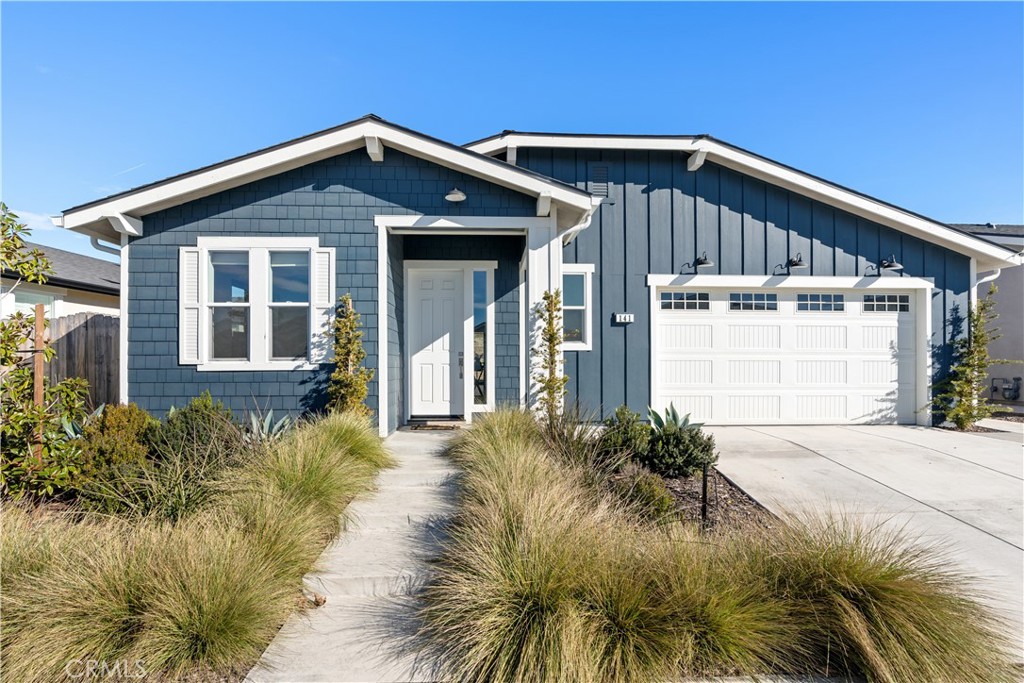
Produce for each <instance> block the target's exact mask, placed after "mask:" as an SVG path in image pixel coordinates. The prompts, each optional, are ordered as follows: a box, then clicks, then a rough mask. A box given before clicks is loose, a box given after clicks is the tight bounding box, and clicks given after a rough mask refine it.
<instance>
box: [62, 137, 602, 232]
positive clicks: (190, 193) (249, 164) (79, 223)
mask: <svg viewBox="0 0 1024 683" xmlns="http://www.w3.org/2000/svg"><path fill="white" fill-rule="evenodd" d="M367 138H377V139H378V142H379V143H381V144H383V143H387V146H389V147H392V148H394V149H397V150H400V151H402V152H406V153H408V154H412V155H414V156H417V157H420V158H423V159H427V160H429V161H432V162H434V163H437V164H439V165H441V166H445V167H447V168H451V169H453V170H456V171H460V172H463V173H467V174H469V175H472V176H475V177H478V178H482V179H484V180H487V181H489V182H492V183H495V184H497V185H501V186H503V187H507V188H509V189H512V190H515V191H517V192H522V193H524V194H528V195H531V196H533V197H537V196H540V195H541V194H542V193H544V192H549V193H550V194H551V198H552V200H553V201H555V202H559V203H562V204H564V205H566V206H567V207H571V208H572V209H575V211H576V212H577V213H585V212H586V211H588V210H589V209H590V195H589V194H587V193H585V192H583V191H580V190H575V189H572V188H569V187H566V186H564V185H561V184H559V183H553V182H549V181H546V180H544V179H543V178H542V177H539V176H536V175H534V174H533V173H530V172H527V171H524V170H522V169H520V168H516V167H515V166H510V165H508V164H505V163H500V162H495V161H493V160H490V159H485V158H481V157H479V156H477V155H476V154H472V153H468V152H466V150H464V149H461V148H454V147H448V146H447V145H443V144H439V143H437V142H434V141H431V140H427V139H424V138H422V137H419V136H417V135H413V134H411V133H408V132H405V131H403V130H399V129H396V128H392V127H390V126H388V125H385V124H383V123H380V122H377V121H361V122H359V123H356V124H354V125H351V126H347V127H344V128H341V129H338V130H334V131H331V132H328V133H325V134H323V135H318V136H316V137H313V138H308V139H304V140H299V141H297V142H294V143H292V144H288V145H285V146H283V147H278V148H275V149H270V150H267V151H266V152H262V153H258V154H253V155H251V156H248V157H245V158H242V159H238V160H237V161H234V162H229V163H226V164H223V165H220V166H217V167H214V168H211V169H208V170H206V171H200V172H198V173H193V174H190V175H186V176H184V177H182V178H178V179H177V180H170V181H167V182H164V183H160V184H159V185H155V186H153V187H149V188H143V189H140V190H138V191H137V192H131V193H129V194H126V195H123V196H120V197H114V198H112V199H110V200H109V201H105V202H100V203H97V204H93V205H90V206H86V207H83V208H81V209H78V210H73V211H69V212H66V213H65V214H64V227H65V228H68V229H71V230H81V231H82V232H90V233H92V234H97V231H99V234H103V232H104V231H103V228H102V226H97V225H96V223H98V222H100V221H104V220H105V218H106V217H107V216H111V215H133V216H141V215H144V214H147V213H152V212H154V211H159V210H160V209H163V208H167V207H170V206H177V205H180V204H183V203H185V202H188V201H192V200H194V199H198V198H201V197H205V196H208V195H211V194H214V193H215V192H219V191H222V190H225V189H228V188H231V187H237V186H238V185H243V184H245V183H247V182H251V181H253V180H257V179H259V178H263V177H267V176H270V175H275V174H277V173H283V172H285V171H288V170H291V169H293V168H298V167H300V166H305V165H306V164H310V163H313V162H316V161H320V160H322V159H327V158H330V157H332V156H337V155H339V154H345V153H347V152H350V151H353V150H355V149H358V148H360V147H367Z"/></svg>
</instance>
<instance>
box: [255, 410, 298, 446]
mask: <svg viewBox="0 0 1024 683" xmlns="http://www.w3.org/2000/svg"><path fill="white" fill-rule="evenodd" d="M292 426H293V422H292V418H291V417H290V416H288V415H285V416H284V417H282V418H281V419H280V420H278V421H277V422H274V411H273V410H269V411H267V414H266V415H260V414H259V413H249V427H248V429H246V430H245V435H244V438H245V441H246V443H249V444H252V445H256V444H266V443H271V442H274V441H277V440H278V439H280V438H281V437H282V436H283V435H284V433H285V432H287V431H288V430H289V429H291V428H292Z"/></svg>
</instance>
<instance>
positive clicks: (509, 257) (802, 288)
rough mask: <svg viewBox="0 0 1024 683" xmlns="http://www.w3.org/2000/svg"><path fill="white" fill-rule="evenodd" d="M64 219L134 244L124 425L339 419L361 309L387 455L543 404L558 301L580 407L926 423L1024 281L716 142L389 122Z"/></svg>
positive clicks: (966, 243)
mask: <svg viewBox="0 0 1024 683" xmlns="http://www.w3.org/2000/svg"><path fill="white" fill-rule="evenodd" d="M58 221H59V222H61V224H62V225H63V226H64V227H65V228H69V229H72V230H76V231H79V232H82V233H86V234H89V235H91V236H93V237H96V238H100V239H106V240H113V241H117V242H119V243H120V244H121V245H122V258H121V263H122V268H123V269H124V272H126V273H127V277H126V278H125V279H126V284H127V291H126V296H125V297H124V299H123V300H122V317H123V318H126V319H127V325H122V334H123V335H124V337H123V339H122V349H124V350H126V352H125V353H122V358H123V359H124V360H123V363H124V366H123V370H124V371H123V373H122V375H121V376H122V378H123V380H122V389H123V392H122V400H126V399H127V400H132V401H135V402H137V403H139V404H140V405H142V406H143V407H144V408H146V409H148V410H150V411H153V412H156V413H161V412H163V411H166V410H167V409H168V408H169V407H170V406H172V405H181V404H183V403H184V402H185V401H187V400H188V399H189V398H190V397H192V396H194V395H196V394H198V393H200V392H201V391H203V390H204V389H210V390H211V392H212V393H213V394H214V395H215V396H216V397H217V398H220V399H222V400H224V401H225V403H226V404H227V405H229V406H230V407H231V408H233V409H235V410H246V409H253V408H261V409H267V408H273V409H275V410H278V411H281V410H285V411H291V412H298V411H303V410H308V409H314V408H317V407H319V406H322V405H323V403H324V394H323V388H324V384H325V382H326V378H327V375H328V373H329V370H330V367H329V356H328V351H329V346H330V345H329V343H328V342H327V340H326V339H325V337H324V335H323V332H325V331H327V330H329V328H330V320H331V316H332V313H333V307H334V304H335V302H336V301H337V299H338V297H339V296H340V295H341V294H343V293H345V292H350V293H351V294H352V297H353V300H354V302H355V306H356V308H357V310H358V311H359V312H360V313H361V314H362V322H363V325H364V327H365V330H364V332H365V334H364V341H365V347H366V352H367V360H366V362H367V365H368V366H369V367H372V368H374V369H375V371H376V376H375V378H374V381H373V382H372V384H371V387H370V393H369V397H368V399H367V402H368V404H369V406H370V407H371V408H372V409H373V410H374V411H375V412H376V415H377V417H378V423H379V425H380V431H381V433H382V434H386V433H388V432H390V431H392V430H394V429H396V428H397V427H398V426H400V425H402V424H404V423H407V422H408V421H410V420H411V419H414V418H427V417H438V416H441V417H450V416H464V417H465V419H467V420H471V419H472V416H473V414H474V413H476V412H478V411H485V410H491V409H493V408H494V407H495V406H497V405H500V404H523V403H526V402H528V401H529V395H530V386H531V377H532V375H533V367H534V366H535V356H534V355H533V354H532V353H531V349H532V348H533V346H534V344H535V340H536V334H535V330H536V329H537V325H536V321H535V319H534V317H533V315H532V313H531V311H532V310H533V308H534V306H535V305H536V304H538V303H539V302H540V301H541V297H542V294H543V293H544V292H545V291H547V290H550V289H555V288H561V289H562V291H563V299H564V304H565V308H564V318H565V328H566V331H567V333H566V337H567V340H566V343H565V351H566V353H565V357H566V371H567V373H568V374H569V376H570V377H571V383H570V396H569V399H570V400H571V401H576V400H578V401H580V402H581V403H582V404H583V405H584V407H585V408H589V409H594V410H601V411H603V413H604V414H608V413H609V412H611V411H612V410H614V409H615V407H616V406H618V405H619V404H622V403H627V404H629V406H630V407H632V408H633V409H634V410H637V411H643V410H645V409H646V407H647V405H648V404H653V405H654V406H655V407H659V408H660V407H663V406H665V405H667V404H668V403H669V402H672V403H675V405H676V406H677V407H678V408H679V409H680V410H682V411H685V412H692V413H693V414H694V416H695V417H696V418H697V419H700V420H708V421H711V422H714V423H850V422H907V423H914V422H917V423H920V424H925V423H927V422H928V421H929V420H930V416H929V411H928V408H927V407H928V404H929V397H930V384H931V382H932V380H933V378H935V377H941V376H943V375H944V373H945V372H946V371H947V369H948V363H949V343H950V341H951V340H952V338H953V336H954V335H955V334H957V333H962V324H961V322H960V320H959V319H958V318H959V316H962V315H964V314H965V313H966V308H967V301H968V299H969V297H970V296H971V295H972V292H973V288H974V284H975V281H976V274H977V273H978V272H983V271H987V270H991V269H994V268H999V267H1008V266H1010V265H1014V264H1016V263H1018V262H1019V258H1018V257H1017V256H1016V255H1015V254H1014V253H1013V252H1012V251H1011V250H1009V249H1006V248H1004V247H1001V246H999V245H996V244H993V243H991V242H988V241H986V240H982V239H978V238H976V237H973V236H972V235H970V234H968V233H965V232H963V231H961V230H957V229H955V228H953V227H950V226H948V225H945V224H943V223H940V222H937V221H934V220H931V219H928V218H925V217H923V216H919V215H917V214H913V213H911V212H908V211H906V210H903V209H900V208H898V207H895V206H892V205H890V204H886V203H884V202H881V201H879V200H876V199H872V198H870V197H867V196H865V195H862V194H859V193H857V192H854V191H852V190H849V189H846V188H843V187H840V186H838V185H835V184H833V183H829V182H827V181H824V180H822V179H820V178H816V177H814V176H811V175H808V174H806V173H802V172H800V171H797V170H795V169H792V168H789V167H787V166H784V165H782V164H779V163H777V162H774V161H771V160H768V159H765V158H763V157H760V156H758V155H756V154H753V153H750V152H747V151H744V150H741V149H739V148H736V147H733V146H731V145H728V144H726V143H723V142H720V141H718V140H715V139H713V138H710V137H707V136H697V137H686V136H678V137H646V136H589V135H588V136H577V135H548V134H530V133H514V132H506V133H502V134H501V135H498V136H495V137H492V138H488V139H486V140H481V141H479V142H476V143H473V144H470V145H467V146H465V147H459V146H456V145H453V144H450V143H447V142H444V141H441V140H438V139H435V138H431V137H429V136H426V135H423V134H421V133H417V132H415V131H412V130H409V129H406V128H403V127H400V126H397V125H395V124H392V123H389V122H387V121H384V120H383V119H380V118H378V117H375V116H367V117H364V118H362V119H358V120H356V121H352V122H350V123H347V124H344V125H341V126H338V127H336V128H332V129H329V130H326V131H322V132H319V133H315V134H312V135H309V136H306V137H303V138H299V139H297V140H293V141H290V142H286V143H283V144H280V145H276V146H274V147H270V148H267V149H264V150H260V151H257V152H254V153H252V154H247V155H245V156H241V157H238V158H235V159H230V160H228V161H224V162H221V163H218V164H215V165H213V166H209V167H206V168H202V169H199V170H196V171H192V172H189V173H184V174H181V175H178V176H174V177H172V178H168V179H166V180H162V181H159V182H156V183H152V184H150V185H145V186H142V187H139V188H136V189H134V190H130V191H128V192H124V193H121V194H118V195H114V196H112V197H108V198H106V199H101V200H98V201H94V202H90V203H88V204H84V205H81V206H77V207H74V208H71V209H68V210H66V211H65V212H64V214H63V217H62V218H61V219H58ZM890 261H898V262H899V264H902V269H897V268H895V266H896V265H898V264H894V263H890ZM480 316H482V317H483V325H480V322H481V321H480V319H479V318H480ZM481 349H482V352H481V351H480V350H481Z"/></svg>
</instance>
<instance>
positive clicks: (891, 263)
mask: <svg viewBox="0 0 1024 683" xmlns="http://www.w3.org/2000/svg"><path fill="white" fill-rule="evenodd" d="M867 270H876V271H878V274H879V275H881V274H882V271H883V270H903V264H902V263H900V262H899V261H897V260H896V254H892V255H890V256H889V258H884V259H882V260H881V261H879V262H878V265H877V266H876V265H875V264H873V263H872V264H871V265H869V266H868V267H867ZM865 274H867V271H865Z"/></svg>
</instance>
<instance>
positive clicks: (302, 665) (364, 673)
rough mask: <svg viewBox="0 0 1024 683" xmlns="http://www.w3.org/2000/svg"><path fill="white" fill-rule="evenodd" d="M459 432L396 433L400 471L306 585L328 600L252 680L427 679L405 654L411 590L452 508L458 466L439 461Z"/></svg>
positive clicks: (279, 642) (294, 625) (362, 507)
mask: <svg viewBox="0 0 1024 683" xmlns="http://www.w3.org/2000/svg"><path fill="white" fill-rule="evenodd" d="M450 436H451V432H423V431H416V432H405V431H403V432H397V433H395V434H393V435H392V436H390V437H389V438H388V440H387V442H386V445H387V447H388V449H389V450H390V451H391V453H392V454H393V455H394V456H395V458H396V460H397V461H398V467H396V468H395V469H391V470H386V471H384V472H382V473H381V475H380V476H379V478H378V481H377V491H375V492H374V493H372V494H371V495H368V496H366V497H365V498H361V499H360V500H357V501H355V502H354V503H353V504H352V505H351V506H350V507H349V515H350V521H349V523H348V525H347V528H346V529H345V531H344V532H342V534H341V536H340V537H339V538H338V539H337V540H336V541H335V542H334V543H332V544H331V545H330V546H328V547H327V549H326V550H325V551H324V552H323V554H322V555H321V556H320V560H319V561H318V563H317V567H318V571H316V572H314V573H311V574H309V575H307V576H306V586H307V588H308V589H309V590H312V591H316V592H317V593H320V594H321V595H324V596H326V597H327V603H326V604H324V605H323V606H322V607H320V608H317V609H311V610H307V611H305V612H303V613H301V614H296V615H293V616H292V617H291V618H290V619H289V620H288V622H287V623H285V625H284V627H283V628H282V629H281V631H280V632H279V633H278V635H277V637H276V638H274V641H273V642H272V643H271V644H270V646H269V647H268V648H267V651H266V652H265V653H264V654H263V657H262V658H261V659H260V662H259V663H258V664H257V665H256V667H255V668H254V669H253V670H252V671H251V672H249V675H248V677H247V678H246V681H251V682H252V683H270V682H272V681H288V682H289V683H305V682H307V681H332V682H334V683H348V682H354V681H359V682H369V681H416V680H424V679H423V678H422V677H421V676H420V675H418V674H417V673H416V671H415V666H414V665H415V659H414V658H413V657H412V656H411V655H409V654H402V653H400V652H399V651H398V648H399V647H400V645H401V643H402V640H403V634H404V632H403V628H404V626H405V625H406V624H407V623H408V622H407V606H408V602H409V601H408V599H407V597H408V595H409V592H410V588H412V587H414V586H416V585H418V584H419V583H420V582H422V581H423V580H424V578H425V576H426V569H427V563H428V562H429V560H430V559H432V557H434V556H435V553H436V549H437V540H438V533H439V532H438V522H439V521H441V520H443V518H444V517H445V516H447V515H448V514H450V513H451V511H452V509H453V500H452V498H453V487H452V484H451V481H450V480H451V475H452V474H454V470H453V469H452V465H451V464H450V463H449V462H448V461H447V460H446V459H444V458H443V457H441V455H440V454H439V452H440V449H441V447H442V446H443V445H444V442H445V441H447V439H448V438H449V437H450Z"/></svg>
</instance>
